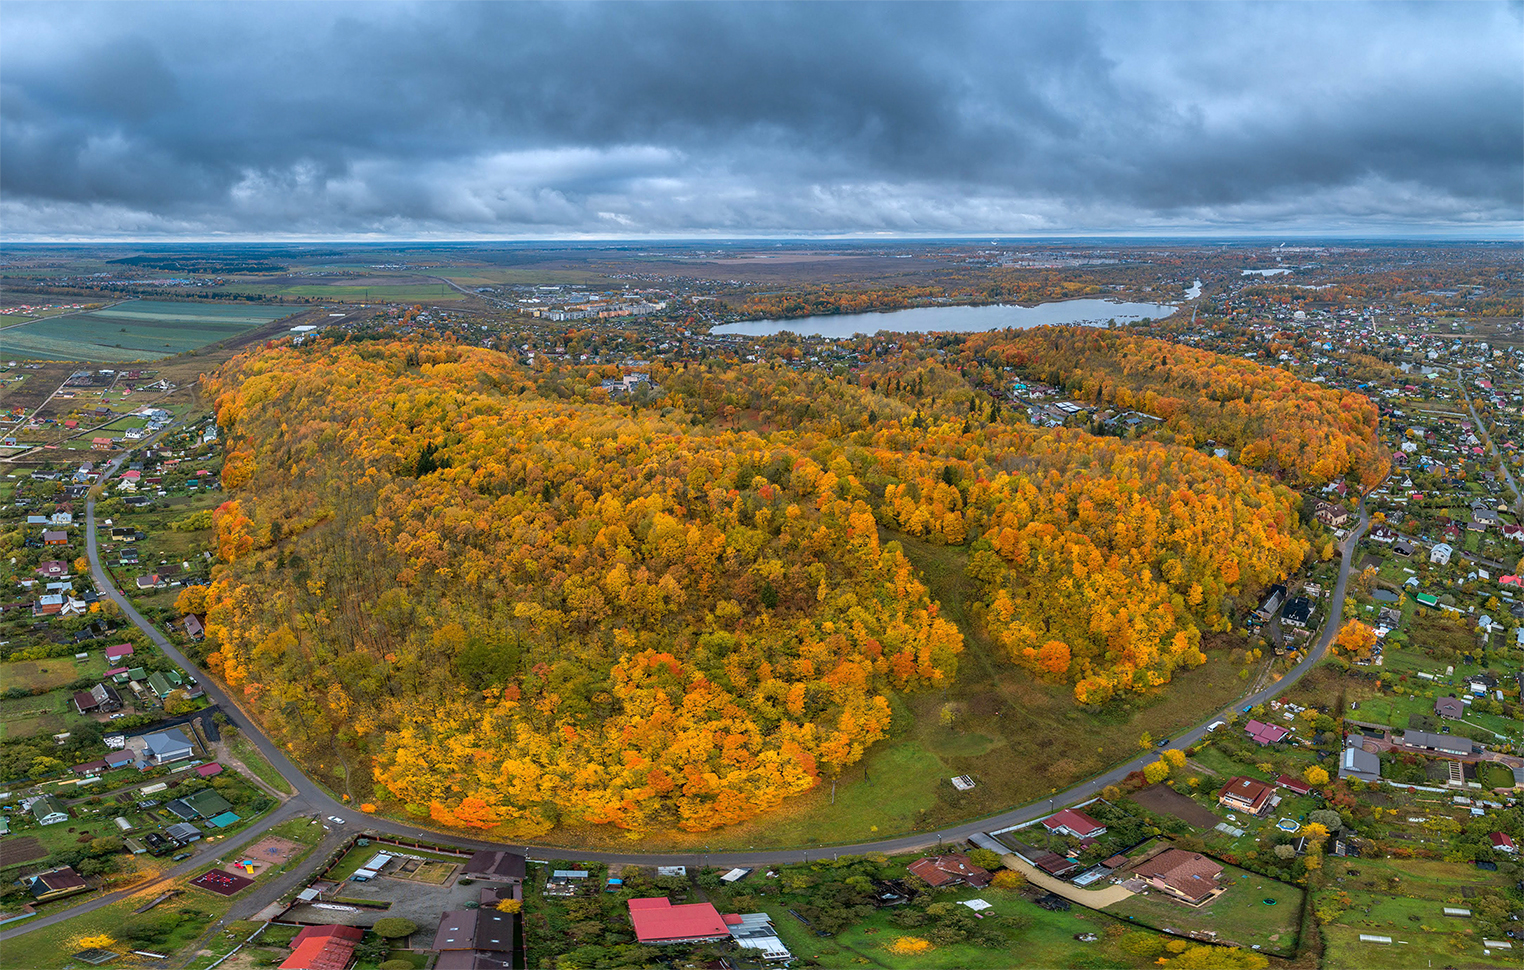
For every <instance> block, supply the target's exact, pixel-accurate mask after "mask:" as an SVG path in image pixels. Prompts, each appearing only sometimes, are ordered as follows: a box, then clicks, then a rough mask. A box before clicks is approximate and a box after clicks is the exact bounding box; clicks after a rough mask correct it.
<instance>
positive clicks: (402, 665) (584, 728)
mask: <svg viewBox="0 0 1524 970" xmlns="http://www.w3.org/2000/svg"><path fill="white" fill-rule="evenodd" d="M1159 346H1161V347H1162V346H1168V345H1163V344H1160V345H1159ZM1176 350H1178V348H1170V352H1171V353H1173V352H1174V351H1176ZM1002 352H1003V351H1002ZM981 353H984V354H985V355H986V356H989V355H991V354H993V353H995V351H994V350H982V351H981ZM1235 363H1236V362H1235ZM954 365H955V360H954V359H952V357H951V356H950V355H944V354H938V353H934V352H930V351H925V350H923V351H922V352H920V353H918V354H913V353H908V352H907V353H905V354H904V355H902V356H900V357H897V358H889V359H880V360H878V361H875V362H874V363H873V364H872V365H871V366H868V367H864V368H863V369H862V370H860V371H858V372H854V373H838V374H834V375H831V374H825V373H821V372H818V371H808V370H805V371H796V370H793V369H790V368H788V367H784V366H780V365H779V364H777V363H761V364H734V363H729V364H727V363H717V364H715V365H712V366H706V365H693V364H690V365H687V366H669V365H656V366H655V367H654V368H653V369H652V376H653V378H654V379H655V380H657V381H658V382H659V383H660V384H661V385H662V387H663V388H664V395H665V396H664V398H663V399H662V404H663V406H662V407H661V408H660V410H657V409H655V408H652V407H646V408H644V409H642V408H639V407H632V406H631V405H630V404H628V403H615V402H611V401H609V400H608V398H607V395H606V394H604V392H603V391H602V390H601V389H599V388H598V387H597V380H598V377H599V376H600V375H599V374H598V373H597V372H596V371H592V370H587V369H580V370H577V369H568V370H561V371H553V370H552V371H546V370H543V369H542V370H540V371H531V370H529V369H526V368H523V367H520V366H518V365H516V364H514V363H512V362H511V361H510V360H509V359H508V358H506V357H504V356H502V355H500V354H497V353H494V352H492V351H487V350H481V349H471V348H461V347H455V346H448V345H446V346H436V347H432V348H422V347H419V346H417V345H414V344H406V343H372V344H365V345H357V344H332V343H320V344H318V345H317V346H315V347H313V346H309V347H304V348H290V347H277V348H272V349H266V350H264V351H263V352H261V353H258V354H255V355H252V356H249V357H245V358H241V359H239V360H236V361H234V362H233V363H232V364H231V365H229V367H228V368H226V369H225V370H224V372H223V373H222V374H221V375H219V376H218V377H217V378H215V379H214V380H212V381H211V382H210V383H211V390H212V391H213V392H214V393H215V394H216V395H217V407H218V417H219V422H220V423H221V424H222V426H223V427H224V429H226V431H227V432H228V437H229V447H230V449H231V450H230V453H229V456H228V460H227V462H226V466H225V469H224V483H225V485H226V486H227V488H228V490H229V492H230V498H229V501H228V502H227V503H225V504H224V505H223V506H222V507H221V508H220V509H219V510H218V511H217V514H216V523H217V535H218V543H219V549H218V553H219V557H220V559H221V561H222V565H221V566H220V567H219V568H218V570H217V572H216V573H215V576H214V582H213V583H212V585H211V586H210V587H207V588H205V589H204V590H201V589H196V590H191V591H188V592H187V594H186V595H185V596H184V597H183V598H182V599H183V603H182V606H183V608H186V609H197V610H205V612H206V613H207V630H208V647H209V649H210V650H212V653H211V654H210V656H209V657H208V662H209V664H210V665H211V667H212V669H213V670H214V671H215V672H217V673H218V674H219V675H220V676H221V677H223V678H224V679H225V680H226V681H227V683H228V684H229V685H230V686H233V687H235V688H238V689H241V690H242V691H243V692H244V695H245V698H246V700H247V701H248V702H249V703H250V704H251V706H252V707H253V708H254V709H255V711H256V712H257V714H258V715H259V716H260V718H261V719H262V720H263V721H264V723H265V725H266V727H267V728H268V729H269V730H271V731H272V732H273V733H274V734H275V735H276V736H278V737H280V738H281V739H282V740H284V741H286V742H288V743H289V744H290V745H291V747H292V749H293V750H294V751H295V752H296V753H297V755H298V756H299V757H301V758H303V759H305V760H307V761H309V762H312V763H319V762H324V761H326V760H328V759H330V758H332V757H333V756H334V748H333V744H334V741H335V739H337V740H339V741H340V742H343V743H346V744H351V745H353V746H354V747H356V748H357V749H358V750H360V751H362V752H364V753H366V755H367V758H368V764H365V765H361V766H359V767H360V768H361V769H362V770H361V771H360V772H359V773H358V774H360V775H362V776H364V777H365V778H366V779H367V780H368V779H371V778H373V779H374V782H375V784H376V785H377V786H378V791H382V790H384V791H383V792H382V793H383V794H384V793H390V795H391V796H393V797H394V798H395V799H396V801H397V802H399V803H401V804H402V805H404V806H406V808H407V810H408V811H410V812H412V813H414V814H416V815H418V816H420V817H422V816H429V817H432V818H433V819H435V820H436V821H438V822H441V823H443V824H447V825H454V826H469V827H479V828H488V829H494V830H495V831H497V832H498V833H500V834H503V835H505V836H506V835H510V834H511V835H514V836H518V837H530V836H534V835H539V834H542V833H544V832H546V831H548V830H549V829H551V828H552V827H553V826H554V825H556V824H557V823H559V822H562V821H576V822H594V823H611V824H615V825H620V826H625V827H629V828H633V829H641V828H645V827H649V826H653V825H659V824H661V825H677V826H681V827H682V828H685V829H688V830H703V829H707V828H712V827H715V826H719V825H725V824H728V823H733V822H736V821H740V820H744V819H746V818H750V817H753V816H755V815H757V814H759V813H761V812H764V811H767V810H769V809H771V808H773V807H775V806H777V805H779V804H780V803H781V802H782V801H783V800H784V799H785V798H787V797H788V796H790V795H793V794H797V793H800V792H803V791H805V790H808V789H809V788H811V787H812V786H814V785H816V784H818V783H819V781H820V779H821V778H823V777H824V778H829V777H830V776H832V775H834V774H835V773H838V772H840V771H841V770H842V769H843V768H845V767H846V766H848V765H850V764H852V763H853V762H855V761H857V760H858V759H859V758H861V757H862V755H863V753H864V751H865V750H866V749H867V748H868V747H869V746H870V745H872V744H873V743H874V742H875V741H877V740H879V739H880V738H882V737H884V736H885V734H886V732H887V730H888V727H889V723H890V719H891V711H892V710H893V708H894V703H893V695H894V694H895V693H897V692H910V691H917V690H923V689H927V688H933V687H936V686H937V685H940V684H946V683H947V682H948V681H949V680H950V679H951V678H954V677H956V676H957V657H958V654H959V652H960V651H961V650H962V635H961V633H960V632H959V630H958V629H957V628H956V627H955V626H954V625H952V624H951V623H949V622H947V621H946V620H944V619H943V618H942V617H941V616H940V609H939V605H938V604H937V603H936V602H934V601H933V600H932V599H931V598H930V596H929V594H928V592H927V590H926V588H925V587H924V586H923V585H922V584H921V583H920V581H919V580H918V579H917V577H916V575H915V574H914V570H913V569H912V567H911V565H910V563H909V561H908V560H907V559H906V558H905V556H904V554H903V552H902V551H901V549H900V547H899V545H898V544H897V543H895V542H894V541H892V540H893V536H894V534H895V533H897V532H900V533H908V534H912V535H917V536H924V537H928V538H930V539H932V540H933V541H937V542H945V543H949V544H955V545H967V546H968V548H969V560H968V561H969V572H970V575H972V576H973V577H974V578H975V579H977V580H978V583H979V588H980V589H981V590H982V595H983V603H982V605H981V607H980V608H979V609H977V610H976V611H975V612H976V614H977V615H978V617H979V621H980V622H983V623H984V624H985V625H986V627H987V628H988V630H989V632H990V633H991V635H992V637H993V639H995V640H996V642H998V643H1000V644H1002V645H1003V646H1004V648H1005V649H1006V650H1007V651H1008V652H1009V657H1010V659H1011V660H1012V661H1013V662H1015V663H1018V664H1022V665H1025V666H1028V667H1030V668H1031V669H1032V670H1033V671H1034V672H1035V673H1037V674H1038V675H1039V676H1042V677H1047V678H1052V679H1055V680H1059V681H1063V682H1067V683H1070V684H1072V685H1073V688H1074V692H1075V697H1076V699H1077V701H1079V702H1081V703H1088V704H1100V703H1105V702H1106V701H1107V700H1108V699H1109V698H1110V697H1112V696H1113V695H1115V694H1116V693H1118V692H1123V691H1141V690H1149V689H1152V688H1156V687H1158V686H1159V685H1162V684H1164V683H1167V682H1168V681H1169V679H1170V676H1171V673H1172V672H1173V671H1174V670H1176V669H1177V668H1179V667H1181V666H1182V665H1195V664H1199V663H1202V662H1204V660H1205V657H1204V655H1203V653H1202V652H1201V650H1200V635H1201V630H1202V629H1203V628H1207V629H1211V628H1219V629H1221V628H1226V626H1227V623H1228V621H1227V619H1226V616H1225V611H1226V610H1227V608H1228V606H1229V604H1230V603H1231V602H1232V601H1233V599H1234V598H1235V597H1242V596H1253V595H1257V593H1258V591H1259V590H1260V589H1261V588H1262V587H1263V586H1265V585H1267V584H1269V583H1272V582H1275V581H1276V580H1278V579H1280V578H1282V577H1284V576H1285V575H1287V573H1288V572H1289V571H1290V570H1292V569H1294V568H1296V566H1297V565H1298V564H1300V562H1301V561H1302V560H1303V558H1304V557H1305V556H1307V555H1308V554H1309V551H1310V549H1311V548H1312V542H1311V537H1310V536H1309V535H1308V534H1307V533H1306V531H1305V530H1304V529H1303V527H1302V526H1301V525H1300V518H1299V514H1298V506H1299V503H1300V501H1301V499H1300V497H1299V496H1297V495H1296V494H1295V493H1293V492H1291V491H1288V490H1287V489H1286V488H1285V487H1283V486H1281V485H1279V484H1276V483H1275V482H1274V481H1273V480H1272V479H1271V478H1269V477H1266V476H1264V475H1261V474H1258V473H1256V472H1254V471H1252V470H1249V469H1246V468H1243V467H1240V466H1236V465H1233V464H1230V463H1228V462H1225V461H1222V460H1219V459H1216V458H1213V457H1211V456H1209V455H1206V454H1203V453H1201V452H1200V451H1197V450H1193V449H1190V448H1186V447H1182V446H1180V445H1178V444H1176V445H1167V444H1162V443H1158V442H1146V441H1124V440H1121V439H1118V438H1108V437H1098V436H1094V435H1091V434H1088V433H1086V432H1085V431H1082V430H1070V429H1057V430H1042V429H1037V428H1034V427H1031V426H1029V425H1026V424H1022V423H1015V422H1012V421H1011V420H1009V418H1010V415H1009V413H1008V412H1007V413H1002V411H1001V409H1000V405H999V403H998V402H996V401H995V400H993V399H991V398H990V397H989V396H988V395H987V394H985V393H984V392H982V391H979V390H976V389H975V387H974V385H973V383H971V382H970V381H969V380H967V379H965V377H964V376H963V375H962V374H960V373H959V370H958V369H955V366H954ZM1304 386H1305V385H1304ZM1240 400H1242V398H1240ZM1253 405H1254V401H1252V400H1251V401H1249V402H1247V403H1246V404H1245V406H1246V407H1248V408H1249V409H1250V410H1251V411H1252V410H1253ZM1256 420H1259V418H1258V417H1256ZM1314 427H1315V430H1317V431H1318V432H1319V433H1322V432H1324V431H1326V429H1325V428H1324V426H1323V425H1321V424H1318V423H1317V422H1316V420H1314ZM1341 433H1342V432H1341ZM354 767H355V766H353V765H351V769H353V768H354Z"/></svg>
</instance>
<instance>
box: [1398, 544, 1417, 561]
mask: <svg viewBox="0 0 1524 970" xmlns="http://www.w3.org/2000/svg"><path fill="white" fill-rule="evenodd" d="M1417 551H1418V547H1417V546H1415V545H1413V544H1412V543H1411V542H1409V541H1407V540H1406V539H1398V540H1397V541H1396V542H1394V543H1392V552H1394V553H1396V554H1397V555H1399V556H1403V557H1405V558H1409V559H1411V558H1412V556H1413V553H1415V552H1417Z"/></svg>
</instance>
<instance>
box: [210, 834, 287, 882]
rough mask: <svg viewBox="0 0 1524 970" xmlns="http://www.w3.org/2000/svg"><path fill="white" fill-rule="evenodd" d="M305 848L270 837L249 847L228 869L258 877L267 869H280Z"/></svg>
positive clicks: (276, 837)
mask: <svg viewBox="0 0 1524 970" xmlns="http://www.w3.org/2000/svg"><path fill="white" fill-rule="evenodd" d="M304 848H305V846H301V845H298V844H297V843H295V842H291V841H288V840H286V839H282V838H280V837H278V836H274V835H269V836H266V837H265V838H262V839H260V840H259V841H258V842H255V843H254V844H253V845H251V846H249V848H248V849H247V850H246V851H245V852H244V853H243V854H242V855H240V856H238V857H237V858H236V859H234V860H233V861H232V863H231V864H230V865H229V866H228V868H230V869H233V870H235V871H238V872H241V873H243V874H244V875H246V876H257V875H259V874H260V873H262V872H264V871H265V870H267V869H279V868H280V867H281V866H283V865H285V864H286V863H287V862H290V861H291V860H292V859H294V858H296V857H297V856H298V855H300V854H301V852H302V851H303V849H304Z"/></svg>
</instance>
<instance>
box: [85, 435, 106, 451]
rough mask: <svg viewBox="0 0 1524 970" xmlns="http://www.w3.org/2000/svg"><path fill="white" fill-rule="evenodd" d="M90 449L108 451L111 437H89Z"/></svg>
mask: <svg viewBox="0 0 1524 970" xmlns="http://www.w3.org/2000/svg"><path fill="white" fill-rule="evenodd" d="M90 450H91V451H110V450H111V439H110V438H91V439H90Z"/></svg>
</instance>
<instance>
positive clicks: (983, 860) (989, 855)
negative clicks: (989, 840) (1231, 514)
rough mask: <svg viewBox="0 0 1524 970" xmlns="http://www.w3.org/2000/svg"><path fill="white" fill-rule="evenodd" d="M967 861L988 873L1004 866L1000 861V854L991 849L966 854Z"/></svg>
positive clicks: (976, 850)
mask: <svg viewBox="0 0 1524 970" xmlns="http://www.w3.org/2000/svg"><path fill="white" fill-rule="evenodd" d="M968 861H969V862H972V863H973V864H974V865H976V866H978V867H979V868H980V869H988V870H989V871H990V872H995V871H996V870H998V869H999V868H1000V867H1001V866H1002V865H1004V863H1003V862H1001V860H1000V853H998V852H996V851H995V850H993V849H973V850H971V851H970V852H969V853H968Z"/></svg>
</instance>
